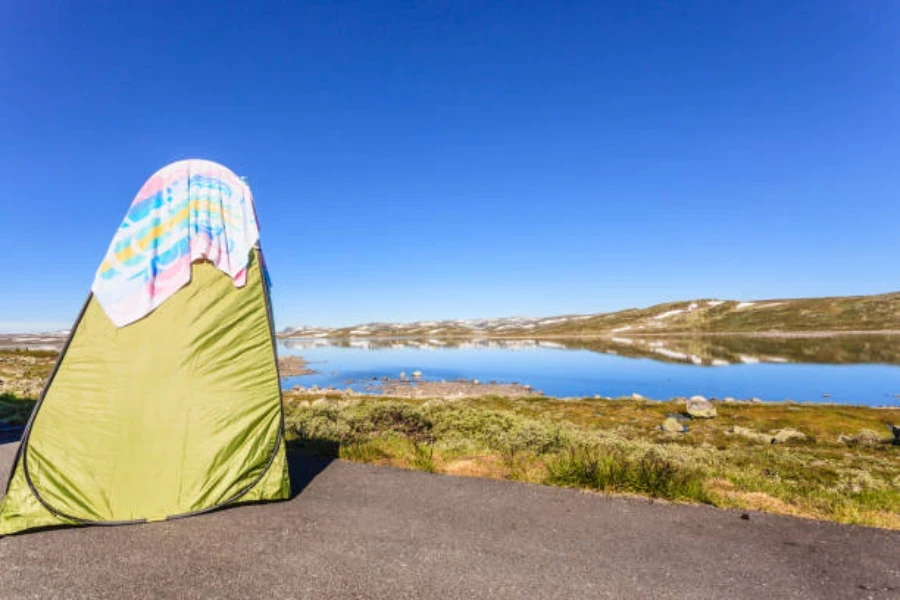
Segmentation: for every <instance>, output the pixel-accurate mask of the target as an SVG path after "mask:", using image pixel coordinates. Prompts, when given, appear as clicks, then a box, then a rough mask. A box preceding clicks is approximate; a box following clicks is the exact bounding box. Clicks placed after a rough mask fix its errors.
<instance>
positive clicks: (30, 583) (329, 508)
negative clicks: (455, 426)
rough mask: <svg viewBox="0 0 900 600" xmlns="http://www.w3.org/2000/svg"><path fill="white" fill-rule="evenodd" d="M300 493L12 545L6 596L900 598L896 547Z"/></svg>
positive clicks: (576, 510) (598, 501) (419, 477)
mask: <svg viewBox="0 0 900 600" xmlns="http://www.w3.org/2000/svg"><path fill="white" fill-rule="evenodd" d="M14 451H15V445H14V444H7V445H5V446H0V473H3V474H4V475H2V477H3V478H5V473H7V472H8V469H9V464H10V462H11V460H12V456H13V453H14ZM292 478H293V480H294V488H295V492H297V493H296V495H295V497H294V498H293V499H292V500H290V501H289V502H282V503H277V504H266V505H255V506H244V507H237V508H232V509H228V510H222V511H219V512H215V513H212V514H209V515H205V516H200V517H193V518H189V519H183V520H179V521H172V522H164V523H154V524H149V525H137V526H125V527H88V528H70V529H57V530H51V531H43V532H37V533H28V534H23V535H18V536H10V537H6V538H3V539H0V598H3V599H14V598H128V599H129V600H131V599H134V598H267V599H275V598H316V599H323V598H442V599H443V598H448V599H449V598H466V599H468V598H541V599H546V598H579V599H580V598H841V599H845V598H900V533H897V532H889V531H881V530H876V529H866V528H859V527H849V526H840V525H833V524H827V523H818V522H813V521H806V520H800V519H792V518H788V517H776V516H770V515H763V514H756V513H753V514H751V516H750V519H749V520H743V519H741V518H740V513H736V512H732V511H723V510H716V509H713V508H708V507H695V506H680V505H667V504H663V503H658V502H656V503H651V502H648V501H646V500H636V499H626V498H607V497H603V496H600V495H596V494H587V493H582V492H578V491H573V490H562V489H555V488H549V487H541V486H535V485H527V484H518V483H510V482H499V481H489V480H481V479H469V478H457V477H447V476H441V475H429V474H425V473H416V472H409V471H400V470H395V469H389V468H384V467H373V466H368V465H359V464H353V463H349V462H343V461H327V460H321V459H309V458H301V457H292ZM3 489H5V486H3V487H0V491H2V490H3Z"/></svg>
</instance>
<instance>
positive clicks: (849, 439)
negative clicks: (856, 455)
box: [838, 429, 881, 447]
mask: <svg viewBox="0 0 900 600" xmlns="http://www.w3.org/2000/svg"><path fill="white" fill-rule="evenodd" d="M838 441H839V442H840V443H842V444H846V445H848V446H870V447H871V446H877V445H878V444H880V443H881V436H880V435H879V434H878V432H877V431H872V430H871V429H861V430H860V431H859V433H857V434H856V435H839V436H838Z"/></svg>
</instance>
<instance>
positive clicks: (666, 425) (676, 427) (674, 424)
mask: <svg viewBox="0 0 900 600" xmlns="http://www.w3.org/2000/svg"><path fill="white" fill-rule="evenodd" d="M659 428H660V429H661V430H662V431H665V432H666V433H685V432H686V431H687V428H686V427H685V426H684V425H682V424H681V422H680V421H679V420H678V419H676V418H674V417H667V418H666V420H665V421H663V422H662V425H660V426H659Z"/></svg>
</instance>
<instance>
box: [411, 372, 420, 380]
mask: <svg viewBox="0 0 900 600" xmlns="http://www.w3.org/2000/svg"><path fill="white" fill-rule="evenodd" d="M412 376H413V379H422V371H413V372H412Z"/></svg>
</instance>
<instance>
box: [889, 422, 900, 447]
mask: <svg viewBox="0 0 900 600" xmlns="http://www.w3.org/2000/svg"><path fill="white" fill-rule="evenodd" d="M890 427H891V432H892V433H893V434H894V445H895V446H900V426H898V425H891V426H890Z"/></svg>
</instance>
